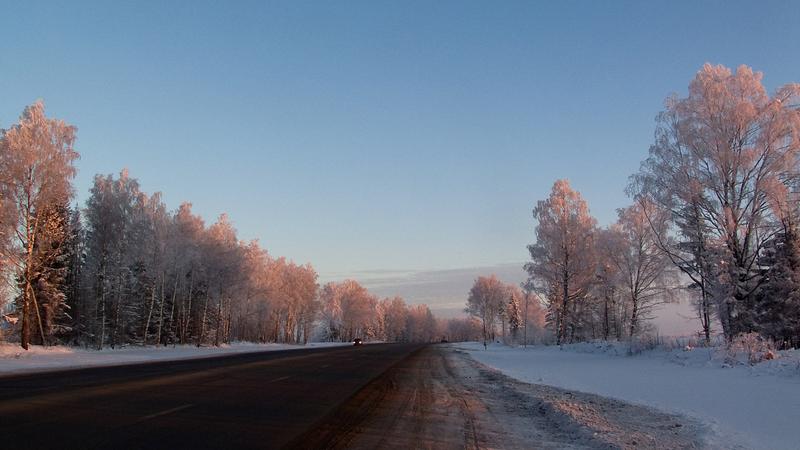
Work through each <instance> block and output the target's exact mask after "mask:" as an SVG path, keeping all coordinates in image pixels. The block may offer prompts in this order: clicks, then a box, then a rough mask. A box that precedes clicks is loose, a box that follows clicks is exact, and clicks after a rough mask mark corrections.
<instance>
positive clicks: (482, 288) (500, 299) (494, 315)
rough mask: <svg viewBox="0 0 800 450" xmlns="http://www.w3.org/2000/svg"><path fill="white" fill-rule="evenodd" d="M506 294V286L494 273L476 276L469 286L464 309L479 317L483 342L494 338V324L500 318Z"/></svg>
mask: <svg viewBox="0 0 800 450" xmlns="http://www.w3.org/2000/svg"><path fill="white" fill-rule="evenodd" d="M507 294H508V286H506V285H505V284H503V282H501V281H500V280H499V279H497V276H495V275H490V276H488V277H478V278H477V279H476V280H475V283H474V284H473V285H472V288H470V291H469V296H468V297H467V309H466V311H467V313H469V314H470V315H471V316H474V317H477V318H478V319H480V321H481V326H482V328H483V341H484V342H486V341H487V340H492V341H494V339H495V332H496V330H495V324H496V323H497V321H498V320H499V319H500V314H501V312H502V311H503V307H504V306H505V302H506V299H507V298H508V295H507Z"/></svg>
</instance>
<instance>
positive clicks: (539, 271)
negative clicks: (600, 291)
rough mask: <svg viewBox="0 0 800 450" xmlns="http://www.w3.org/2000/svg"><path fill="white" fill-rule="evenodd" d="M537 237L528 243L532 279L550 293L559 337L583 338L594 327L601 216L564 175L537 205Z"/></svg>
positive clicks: (551, 316) (527, 267)
mask: <svg viewBox="0 0 800 450" xmlns="http://www.w3.org/2000/svg"><path fill="white" fill-rule="evenodd" d="M533 217H534V219H535V220H537V221H538V224H537V226H536V242H535V243H533V244H531V245H529V246H528V250H529V252H530V255H531V261H530V262H528V263H527V264H525V270H527V272H528V274H529V276H530V284H531V286H533V288H534V289H535V290H536V292H538V293H539V294H541V295H542V296H543V297H544V298H545V299H547V305H548V313H549V320H550V323H551V324H552V326H553V328H554V331H555V335H556V342H557V343H558V344H560V343H562V342H563V341H565V340H569V341H573V340H575V339H582V338H583V337H584V336H585V335H586V334H587V333H590V332H591V329H592V325H593V321H594V305H593V304H592V297H591V288H592V285H593V283H594V282H595V275H596V263H595V255H594V234H595V226H596V221H595V219H594V218H593V217H592V216H591V215H590V214H589V207H588V205H587V204H586V201H584V200H583V197H581V195H580V193H579V192H577V191H575V190H573V189H572V188H571V187H570V185H569V182H567V180H558V181H556V182H555V184H554V185H553V189H552V191H551V193H550V196H549V198H548V199H546V200H542V201H539V202H538V203H537V205H536V208H534V210H533Z"/></svg>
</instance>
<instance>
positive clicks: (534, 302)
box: [466, 275, 545, 345]
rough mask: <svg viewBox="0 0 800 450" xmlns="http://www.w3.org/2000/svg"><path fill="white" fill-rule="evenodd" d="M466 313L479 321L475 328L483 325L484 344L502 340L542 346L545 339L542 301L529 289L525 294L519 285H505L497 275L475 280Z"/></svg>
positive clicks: (479, 331) (481, 335) (480, 330)
mask: <svg viewBox="0 0 800 450" xmlns="http://www.w3.org/2000/svg"><path fill="white" fill-rule="evenodd" d="M526 288H527V286H526ZM466 312H467V313H468V314H469V315H470V316H471V317H473V318H474V319H475V320H476V321H479V322H477V323H476V324H475V325H478V326H480V329H479V330H478V334H479V335H480V337H481V338H482V339H483V341H484V342H486V341H492V342H494V341H496V340H497V339H498V337H499V338H500V339H501V340H502V341H503V342H505V343H507V344H511V345H514V344H518V343H524V344H528V343H541V342H542V340H543V338H544V337H545V335H544V331H545V330H544V325H545V313H544V309H543V308H542V305H541V303H540V302H539V298H538V297H535V296H533V295H531V292H530V290H529V289H526V292H525V293H523V292H522V290H521V289H520V288H519V287H518V286H515V285H513V284H506V283H503V282H502V281H500V280H499V279H497V277H496V276H495V275H490V276H487V277H478V278H477V279H476V280H475V283H474V284H473V285H472V288H471V289H470V291H469V296H468V297H467V308H466ZM473 326H474V325H473ZM498 327H499V336H498ZM472 334H473V335H474V334H476V333H475V332H472Z"/></svg>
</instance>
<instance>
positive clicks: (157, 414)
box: [139, 403, 194, 422]
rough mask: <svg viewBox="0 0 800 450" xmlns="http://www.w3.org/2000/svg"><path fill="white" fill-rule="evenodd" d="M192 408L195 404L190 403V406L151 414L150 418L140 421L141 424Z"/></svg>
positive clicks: (146, 417)
mask: <svg viewBox="0 0 800 450" xmlns="http://www.w3.org/2000/svg"><path fill="white" fill-rule="evenodd" d="M191 406H194V404H192V403H189V404H188V405H183V406H177V407H175V408H172V409H167V410H164V411H160V412H157V413H153V414H150V415H148V416H144V417H142V418H141V419H139V422H144V421H145V420H150V419H155V418H156V417H161V416H166V415H167V414H172V413H174V412H178V411H180V410H182V409H186V408H189V407H191Z"/></svg>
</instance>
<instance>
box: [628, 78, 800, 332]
mask: <svg viewBox="0 0 800 450" xmlns="http://www.w3.org/2000/svg"><path fill="white" fill-rule="evenodd" d="M761 78H762V75H761V73H758V72H753V71H752V69H750V68H749V67H746V66H740V67H739V68H738V69H737V70H736V72H732V71H731V70H730V69H728V68H726V67H723V66H712V65H710V64H706V65H704V66H703V68H702V69H701V70H700V71H699V72H698V73H697V75H696V76H695V78H694V80H692V82H691V83H690V85H689V95H688V96H687V97H685V98H677V97H672V98H670V99H668V100H667V105H666V110H665V111H664V112H663V113H661V114H660V115H659V118H658V126H657V130H656V142H655V144H654V145H653V146H651V148H650V155H649V157H648V159H647V160H646V161H645V162H644V163H642V168H641V170H640V172H639V173H638V174H637V175H636V176H635V177H634V179H633V189H632V190H633V191H634V192H636V193H638V194H639V195H641V194H647V195H648V196H649V197H650V198H652V199H653V200H654V201H655V202H656V203H657V204H658V205H659V206H660V207H661V208H663V209H665V210H667V211H669V212H671V213H672V215H673V216H674V217H675V218H676V220H682V221H683V222H684V223H686V224H687V225H696V226H697V228H698V229H699V230H700V233H699V234H702V235H704V236H705V235H707V236H708V238H709V239H708V240H709V241H712V242H713V241H717V242H718V243H719V246H718V247H717V248H718V249H719V250H720V253H721V254H720V255H719V256H720V258H719V260H717V261H713V263H714V264H715V265H718V267H715V268H713V270H714V271H715V273H717V274H719V277H720V279H719V282H716V283H715V286H714V289H713V291H712V292H713V295H714V297H715V300H716V304H717V314H718V316H719V318H720V321H721V323H722V327H723V331H724V332H725V335H726V337H728V338H729V339H730V338H731V337H732V336H734V335H736V334H738V333H741V332H748V331H752V330H754V329H755V328H756V322H755V315H754V310H755V308H754V302H755V294H756V293H757V291H758V289H759V287H760V286H761V284H762V283H763V282H764V278H763V276H762V273H761V272H760V270H759V268H758V264H757V260H758V255H759V253H760V252H761V251H762V249H763V248H764V244H765V243H766V242H768V241H769V240H770V239H772V237H773V235H774V233H775V229H774V228H773V227H770V220H771V217H770V216H771V211H770V208H769V202H768V200H769V198H770V196H772V195H774V193H775V192H786V191H787V190H788V187H789V184H790V182H791V180H792V179H793V177H794V175H795V174H796V170H797V163H798V153H799V152H800V141H799V140H798V133H800V111H798V107H797V106H798V102H797V100H798V94H800V86H798V85H797V84H791V85H786V86H784V87H782V88H779V89H778V90H777V91H776V92H775V94H774V95H772V96H769V95H768V94H767V93H766V91H765V89H764V87H763V85H762V84H761ZM678 262H679V263H680V264H686V265H690V266H691V265H692V261H686V260H682V261H681V260H679V261H678ZM696 264H699V265H700V267H701V269H700V270H705V269H704V268H702V264H705V263H704V262H698V263H696ZM700 281H706V280H700Z"/></svg>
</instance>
